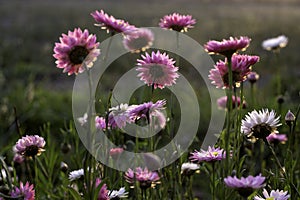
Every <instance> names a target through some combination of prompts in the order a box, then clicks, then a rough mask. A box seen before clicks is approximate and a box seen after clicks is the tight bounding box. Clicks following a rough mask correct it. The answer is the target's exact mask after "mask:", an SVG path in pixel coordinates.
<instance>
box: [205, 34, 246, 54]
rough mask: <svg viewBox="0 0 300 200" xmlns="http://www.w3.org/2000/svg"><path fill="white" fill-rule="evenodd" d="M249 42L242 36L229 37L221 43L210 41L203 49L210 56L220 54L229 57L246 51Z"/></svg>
mask: <svg viewBox="0 0 300 200" xmlns="http://www.w3.org/2000/svg"><path fill="white" fill-rule="evenodd" d="M250 41H251V39H250V38H248V37H244V36H241V37H240V38H236V37H235V38H234V37H230V38H229V39H227V40H226V39H223V40H222V41H216V40H210V41H208V42H207V43H206V44H205V45H204V48H205V50H206V51H207V52H208V53H210V54H221V55H224V56H226V57H230V56H231V55H232V54H234V53H235V52H237V51H238V50H242V51H244V50H246V48H247V47H248V46H249V44H250Z"/></svg>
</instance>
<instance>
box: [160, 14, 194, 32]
mask: <svg viewBox="0 0 300 200" xmlns="http://www.w3.org/2000/svg"><path fill="white" fill-rule="evenodd" d="M195 24H196V20H195V19H193V18H192V16H191V15H180V14H178V13H173V14H171V15H166V16H164V17H163V18H162V19H160V23H159V26H160V27H161V28H166V29H171V30H174V31H178V32H187V29H188V28H193V27H194V26H193V25H195Z"/></svg>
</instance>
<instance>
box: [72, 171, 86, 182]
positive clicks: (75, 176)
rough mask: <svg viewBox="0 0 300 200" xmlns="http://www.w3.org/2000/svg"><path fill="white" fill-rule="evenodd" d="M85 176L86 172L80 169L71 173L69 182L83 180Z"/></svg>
mask: <svg viewBox="0 0 300 200" xmlns="http://www.w3.org/2000/svg"><path fill="white" fill-rule="evenodd" d="M83 176H84V170H83V169H78V170H74V171H71V172H70V173H69V181H75V180H77V179H81V178H83Z"/></svg>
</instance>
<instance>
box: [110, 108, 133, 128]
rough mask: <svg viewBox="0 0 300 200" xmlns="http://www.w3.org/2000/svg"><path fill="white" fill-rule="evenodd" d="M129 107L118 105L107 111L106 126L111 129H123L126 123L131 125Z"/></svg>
mask: <svg viewBox="0 0 300 200" xmlns="http://www.w3.org/2000/svg"><path fill="white" fill-rule="evenodd" d="M130 109H131V106H128V104H122V103H121V104H120V105H118V106H115V107H112V108H110V109H109V112H110V113H109V115H108V126H110V127H111V128H117V127H118V128H123V127H125V126H126V124H127V123H131V122H132V121H131V119H130V116H129V111H130Z"/></svg>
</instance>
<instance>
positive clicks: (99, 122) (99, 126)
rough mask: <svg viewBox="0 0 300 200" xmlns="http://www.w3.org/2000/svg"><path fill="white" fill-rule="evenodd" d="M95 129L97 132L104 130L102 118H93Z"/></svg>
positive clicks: (104, 125)
mask: <svg viewBox="0 0 300 200" xmlns="http://www.w3.org/2000/svg"><path fill="white" fill-rule="evenodd" d="M95 127H96V128H97V129H99V130H103V129H106V121H105V119H104V118H103V117H99V116H96V117H95Z"/></svg>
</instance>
